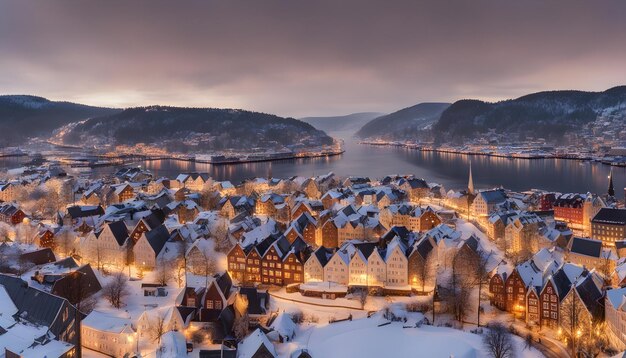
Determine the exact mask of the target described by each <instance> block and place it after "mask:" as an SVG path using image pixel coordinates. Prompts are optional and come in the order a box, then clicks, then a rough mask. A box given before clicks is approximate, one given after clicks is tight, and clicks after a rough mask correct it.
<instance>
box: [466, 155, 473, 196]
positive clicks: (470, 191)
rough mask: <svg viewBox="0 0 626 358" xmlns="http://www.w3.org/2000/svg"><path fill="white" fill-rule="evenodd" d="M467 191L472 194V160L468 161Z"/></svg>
mask: <svg viewBox="0 0 626 358" xmlns="http://www.w3.org/2000/svg"><path fill="white" fill-rule="evenodd" d="M467 192H468V193H469V194H474V178H473V177H472V162H471V161H470V163H469V181H468V183H467Z"/></svg>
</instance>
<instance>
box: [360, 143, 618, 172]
mask: <svg viewBox="0 0 626 358" xmlns="http://www.w3.org/2000/svg"><path fill="white" fill-rule="evenodd" d="M358 143H359V144H360V145H371V146H378V147H396V148H405V149H412V150H418V151H420V152H435V153H446V154H457V155H471V156H485V157H494V158H505V159H511V160H513V159H527V160H534V159H564V160H574V161H579V162H596V163H602V164H604V165H610V166H615V167H626V162H615V161H613V160H609V159H603V158H602V157H593V156H585V155H582V156H577V155H574V154H556V153H548V152H544V154H539V153H536V154H535V153H533V154H526V153H497V152H482V151H472V150H468V149H454V148H434V147H428V146H422V145H418V144H406V143H394V142H370V141H359V142H358Z"/></svg>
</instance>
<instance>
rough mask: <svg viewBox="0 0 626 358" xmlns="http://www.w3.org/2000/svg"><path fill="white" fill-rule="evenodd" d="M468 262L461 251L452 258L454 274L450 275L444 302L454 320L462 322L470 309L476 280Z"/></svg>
mask: <svg viewBox="0 0 626 358" xmlns="http://www.w3.org/2000/svg"><path fill="white" fill-rule="evenodd" d="M467 267H468V266H467V261H466V260H465V258H464V255H463V254H461V251H457V252H456V253H455V254H454V255H453V256H452V272H451V273H450V277H449V282H448V285H447V290H445V294H444V297H443V298H444V300H445V301H446V303H447V306H448V309H449V310H451V312H452V315H453V317H454V319H456V320H457V321H459V322H462V321H463V319H464V318H465V316H466V315H467V311H468V308H469V298H470V293H471V289H472V287H473V282H474V279H473V277H471V271H470V272H468V269H467Z"/></svg>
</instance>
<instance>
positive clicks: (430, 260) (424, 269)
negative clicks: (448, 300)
mask: <svg viewBox="0 0 626 358" xmlns="http://www.w3.org/2000/svg"><path fill="white" fill-rule="evenodd" d="M435 256H436V255H435V254H434V253H433V252H430V253H429V254H428V255H426V259H425V260H424V263H423V265H417V266H416V269H417V270H416V273H417V279H418V280H419V281H420V286H421V287H422V292H424V291H425V286H426V282H430V281H431V280H432V279H433V277H434V271H435V260H436V257H435Z"/></svg>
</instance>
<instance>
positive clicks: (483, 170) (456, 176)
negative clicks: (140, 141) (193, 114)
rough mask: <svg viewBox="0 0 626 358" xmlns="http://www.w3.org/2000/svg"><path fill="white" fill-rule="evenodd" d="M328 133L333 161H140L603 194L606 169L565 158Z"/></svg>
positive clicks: (177, 167)
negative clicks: (365, 140) (371, 141)
mask: <svg viewBox="0 0 626 358" xmlns="http://www.w3.org/2000/svg"><path fill="white" fill-rule="evenodd" d="M330 135H332V136H334V137H337V138H343V139H344V141H345V150H346V151H345V153H344V154H342V155H339V156H335V157H328V158H313V159H295V160H284V161H275V162H261V163H248V164H237V165H222V166H212V165H209V164H200V163H191V162H183V161H175V160H164V161H151V162H143V163H140V165H142V167H145V168H147V169H150V170H151V171H153V172H154V173H155V175H157V176H168V177H174V176H176V175H177V174H178V173H180V172H187V171H198V172H208V173H210V174H211V175H212V176H213V177H214V178H216V179H218V180H231V181H233V182H239V181H241V180H243V179H246V178H251V177H256V176H260V177H268V176H272V177H276V178H286V177H290V176H294V175H301V176H313V175H321V174H326V173H328V172H331V171H332V172H334V173H335V174H337V175H339V176H350V175H352V176H369V177H372V178H380V177H383V176H385V175H388V174H415V175H416V176H418V177H423V178H425V179H426V180H428V181H430V182H437V183H441V184H443V185H444V186H445V188H446V189H459V188H464V187H465V186H466V185H467V172H468V166H469V162H470V161H471V162H472V169H473V173H474V183H475V184H476V186H477V187H478V188H489V187H495V186H500V185H502V186H504V187H506V188H510V189H513V190H527V189H531V188H539V189H546V190H554V191H560V192H582V193H586V192H595V193H599V194H603V193H605V192H606V190H607V183H608V180H607V176H608V175H609V172H610V166H608V165H603V164H600V163H595V162H580V161H575V160H564V159H533V160H528V159H505V158H495V157H486V156H468V155H459V154H446V153H434V152H420V151H417V150H410V149H404V148H395V147H383V146H369V145H362V144H359V143H358V141H357V140H356V139H354V138H352V133H350V132H336V133H330ZM613 174H614V183H615V191H616V194H617V196H619V197H623V190H622V188H623V187H624V185H625V184H626V183H625V180H626V169H625V168H616V167H615V168H613Z"/></svg>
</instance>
